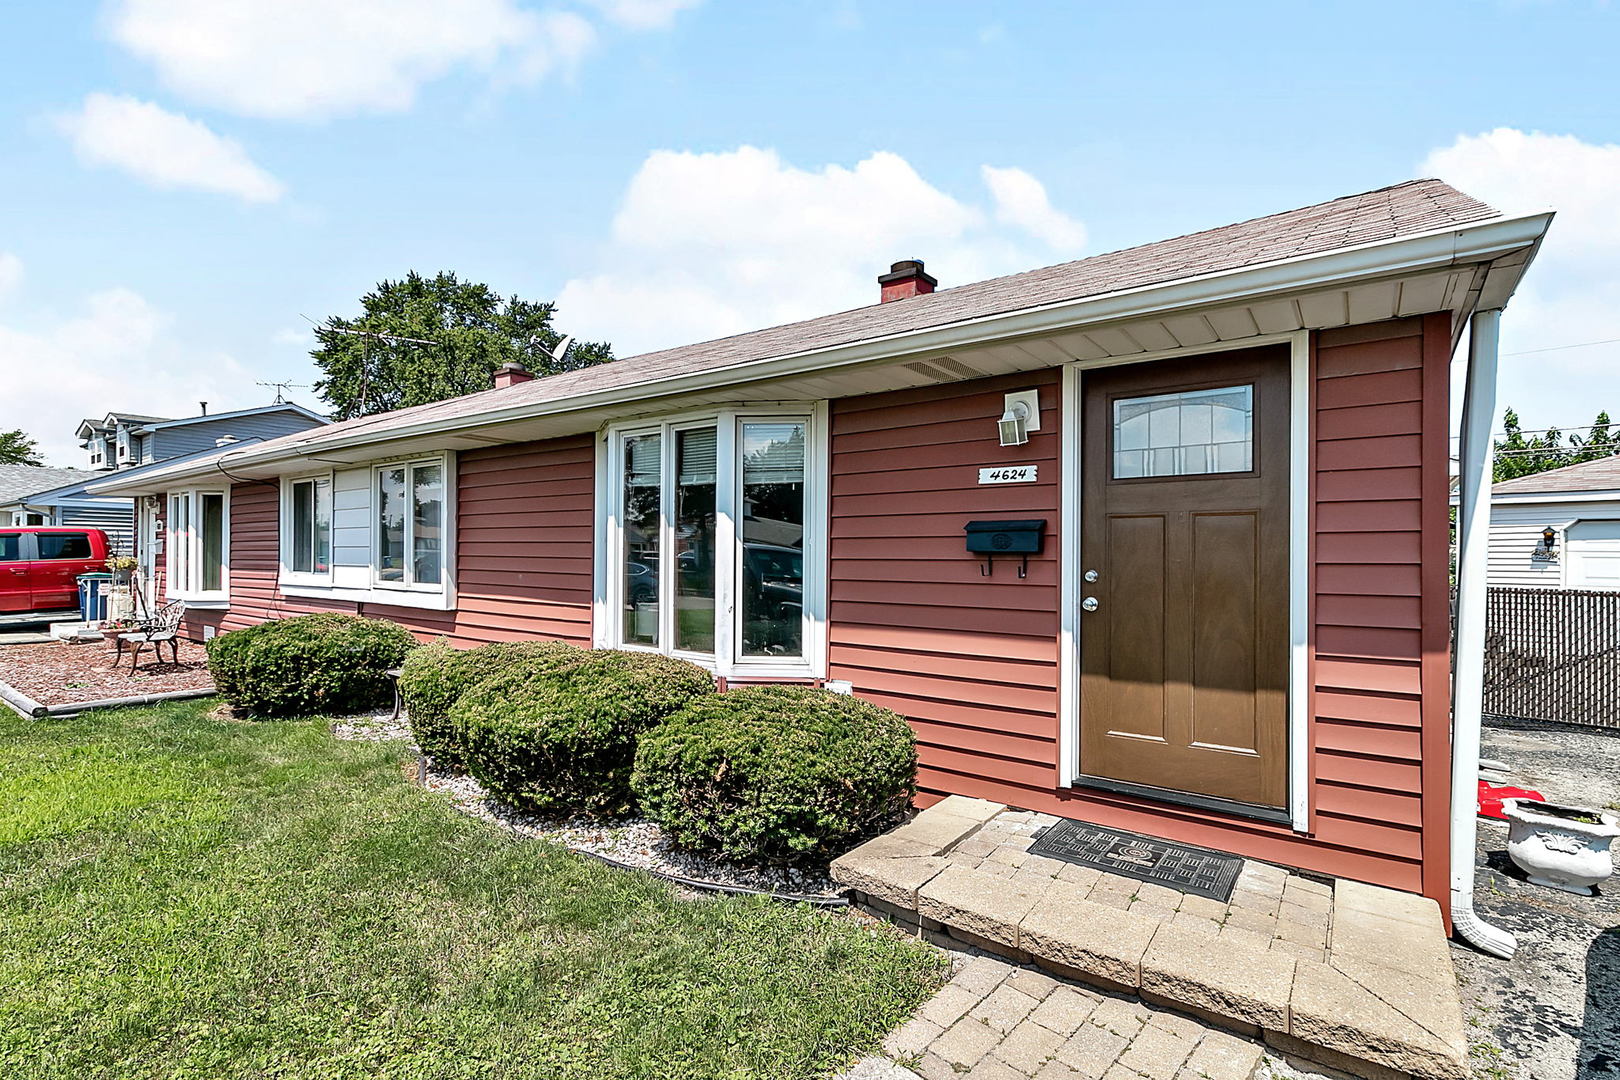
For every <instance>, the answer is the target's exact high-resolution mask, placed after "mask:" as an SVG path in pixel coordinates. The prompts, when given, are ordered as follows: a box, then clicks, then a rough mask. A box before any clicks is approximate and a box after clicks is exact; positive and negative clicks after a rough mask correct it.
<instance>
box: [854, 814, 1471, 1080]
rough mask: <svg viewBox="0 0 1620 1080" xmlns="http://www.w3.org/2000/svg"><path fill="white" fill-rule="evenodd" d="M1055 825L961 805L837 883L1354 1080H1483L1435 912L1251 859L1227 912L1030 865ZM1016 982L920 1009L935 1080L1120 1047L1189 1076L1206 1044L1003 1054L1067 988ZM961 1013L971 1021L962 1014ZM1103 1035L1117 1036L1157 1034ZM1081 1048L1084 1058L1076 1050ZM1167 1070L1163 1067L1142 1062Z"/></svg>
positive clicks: (891, 840)
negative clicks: (1179, 1057)
mask: <svg viewBox="0 0 1620 1080" xmlns="http://www.w3.org/2000/svg"><path fill="white" fill-rule="evenodd" d="M1051 820H1054V819H1049V818H1047V819H1042V818H1041V817H1040V816H1038V815H1033V814H1029V813H1025V812H1018V811H1009V810H1007V808H1006V807H1004V806H1001V805H1000V804H997V803H989V802H984V801H982V800H973V799H964V798H961V797H953V798H951V799H947V800H945V801H944V802H941V803H939V804H937V805H936V806H935V807H930V808H929V809H927V810H924V811H923V812H922V813H920V814H918V815H917V817H916V818H914V819H913V820H912V821H911V822H908V823H907V824H906V825H904V826H902V827H901V828H899V829H897V830H895V831H894V832H892V833H890V834H888V835H886V836H883V837H879V838H877V839H875V840H873V841H871V842H870V843H868V844H866V845H864V846H862V847H860V848H856V849H855V850H854V851H851V852H849V853H848V854H846V855H845V856H843V857H842V858H840V859H839V860H837V861H836V862H835V863H834V864H833V868H832V874H833V877H834V878H835V879H836V880H838V881H839V882H841V883H843V884H845V885H847V886H848V887H850V889H851V890H852V892H853V895H854V899H855V900H856V902H857V903H859V904H862V905H863V906H865V907H867V908H868V909H869V910H872V911H874V912H875V913H878V914H880V915H882V916H883V917H885V918H888V919H889V920H891V921H893V922H896V923H898V924H900V925H902V926H905V927H906V928H908V929H911V930H914V931H915V932H917V933H919V934H924V935H928V936H932V937H934V938H936V939H940V940H952V939H954V940H955V941H958V942H965V943H967V944H970V945H973V946H976V947H978V948H980V949H983V950H985V951H987V952H990V953H994V954H996V955H998V956H1002V957H1004V958H1006V959H1007V960H1010V961H1012V962H1014V963H1033V964H1036V965H1039V966H1041V967H1043V968H1045V969H1047V970H1049V971H1051V972H1053V973H1055V974H1057V975H1060V976H1062V977H1064V978H1068V979H1077V980H1083V981H1085V982H1088V983H1091V984H1094V985H1096V986H1099V987H1101V988H1103V989H1105V990H1109V991H1115V992H1119V993H1125V994H1132V995H1136V996H1137V997H1139V998H1140V999H1141V1000H1142V1001H1144V1002H1147V1003H1150V1004H1152V1005H1157V1006H1163V1007H1166V1008H1170V1009H1175V1010H1178V1011H1180V1012H1182V1013H1186V1014H1188V1015H1190V1016H1194V1017H1197V1018H1199V1019H1200V1020H1204V1021H1207V1022H1209V1023H1213V1024H1218V1025H1220V1026H1222V1027H1225V1028H1228V1029H1230V1030H1232V1031H1235V1032H1238V1033H1240V1034H1243V1035H1247V1036H1249V1037H1251V1038H1256V1039H1260V1038H1263V1039H1264V1040H1265V1041H1266V1042H1268V1043H1271V1044H1272V1045H1274V1046H1277V1047H1280V1048H1282V1049H1284V1050H1286V1051H1288V1052H1289V1053H1295V1054H1298V1055H1300V1056H1303V1057H1308V1058H1310V1059H1312V1060H1315V1061H1319V1062H1322V1063H1323V1064H1327V1065H1330V1066H1333V1067H1335V1068H1339V1069H1343V1070H1345V1071H1347V1072H1352V1073H1355V1074H1357V1075H1361V1076H1365V1077H1370V1078H1375V1080H1384V1078H1386V1077H1389V1076H1390V1075H1392V1074H1404V1075H1413V1076H1419V1077H1423V1078H1425V1080H1462V1078H1464V1077H1466V1075H1467V1068H1466V1059H1467V1046H1466V1039H1465V1036H1464V1028H1463V1021H1462V1009H1461V1005H1460V1002H1459V998H1458V993H1457V983H1456V976H1455V973H1454V972H1453V971H1452V967H1451V959H1450V953H1449V950H1448V947H1447V944H1446V937H1445V932H1444V928H1443V924H1442V922H1441V919H1440V911H1439V907H1438V905H1436V904H1435V903H1434V901H1432V900H1428V899H1426V898H1424V897H1420V896H1412V895H1409V894H1406V893H1400V892H1395V891H1393V890H1389V889H1380V888H1377V887H1375V886H1370V885H1364V884H1360V883H1356V882H1346V881H1341V882H1336V883H1334V884H1333V885H1328V884H1327V883H1324V882H1318V881H1312V880H1310V879H1308V878H1304V877H1301V876H1299V875H1295V874H1290V873H1289V872H1288V871H1286V870H1283V869H1281V868H1279V867H1271V866H1265V865H1263V864H1257V863H1252V862H1251V863H1248V864H1246V866H1245V868H1244V871H1243V874H1242V875H1241V876H1240V878H1239V880H1238V884H1237V887H1236V889H1235V890H1234V892H1233V895H1232V900H1231V902H1230V903H1229V904H1224V905H1223V904H1220V903H1219V902H1216V901H1210V900H1208V898H1205V897H1192V896H1186V895H1185V894H1181V893H1179V892H1177V891H1176V890H1174V889H1168V888H1166V887H1164V886H1160V885H1153V884H1145V883H1142V882H1137V881H1134V880H1132V879H1128V878H1123V877H1119V876H1116V875H1112V874H1105V873H1101V872H1098V871H1095V870H1088V869H1086V868H1083V867H1075V866H1072V865H1070V864H1068V863H1062V862H1059V861H1057V860H1052V859H1046V858H1042V857H1040V856H1036V855H1031V854H1029V853H1028V848H1029V845H1030V843H1031V840H1032V837H1033V834H1034V833H1035V831H1036V830H1037V829H1038V828H1039V827H1040V825H1041V824H1042V823H1043V822H1045V823H1049V822H1050V821H1051ZM1073 871H1084V872H1083V873H1074V872H1073ZM971 978H972V977H970V981H971ZM978 981H979V982H983V981H986V980H985V979H984V978H983V977H982V976H980V977H978ZM1004 982H1005V983H1006V984H1007V985H1005V986H1004V987H1003V988H1002V990H1001V991H998V992H999V993H1000V996H999V997H995V996H993V995H991V994H990V993H989V992H988V991H987V993H986V994H983V995H980V998H979V1001H978V1003H977V1005H975V1004H968V1003H967V998H968V997H969V996H971V994H972V993H974V992H975V991H974V989H973V988H972V987H967V986H962V985H959V984H958V983H957V981H956V979H953V980H952V983H951V984H950V985H949V986H947V987H946V991H953V990H954V991H955V992H954V993H947V992H945V991H942V993H941V996H940V997H939V998H936V999H935V1000H934V1001H933V1002H930V1003H929V1006H928V1007H925V1009H924V1010H923V1011H922V1012H921V1013H919V1021H920V1022H922V1023H926V1024H930V1025H933V1026H934V1027H935V1028H937V1029H938V1030H937V1031H931V1030H929V1029H927V1028H918V1029H916V1031H914V1032H913V1033H912V1037H913V1039H914V1040H915V1039H916V1038H918V1037H920V1036H921V1035H923V1034H927V1035H928V1036H929V1039H928V1049H927V1052H926V1053H925V1054H924V1055H923V1057H922V1058H921V1059H920V1063H919V1064H918V1066H917V1071H918V1073H919V1074H920V1075H923V1076H925V1077H926V1076H929V1075H930V1073H929V1071H928V1068H925V1067H924V1066H927V1065H928V1062H929V1058H928V1055H929V1054H932V1055H933V1057H934V1058H937V1059H939V1060H940V1061H943V1062H946V1063H949V1064H951V1065H952V1066H953V1068H960V1067H966V1066H968V1065H975V1067H977V1063H979V1062H981V1061H982V1060H984V1059H986V1057H987V1056H988V1057H992V1058H994V1059H995V1063H996V1064H995V1067H994V1068H990V1067H988V1066H987V1069H988V1071H986V1072H985V1073H984V1075H986V1076H991V1077H992V1080H993V1077H994V1076H995V1075H998V1072H997V1070H998V1069H1001V1070H1004V1069H1018V1068H1022V1067H1024V1065H1026V1064H1028V1063H1029V1062H1030V1061H1032V1060H1034V1059H1035V1058H1037V1057H1038V1058H1040V1061H1039V1063H1038V1064H1039V1065H1040V1067H1041V1068H1046V1067H1048V1066H1051V1067H1052V1068H1053V1069H1054V1070H1055V1069H1056V1066H1053V1065H1052V1063H1053V1062H1058V1063H1063V1062H1065V1058H1064V1054H1065V1053H1067V1054H1069V1056H1070V1057H1078V1058H1081V1059H1083V1060H1082V1064H1084V1066H1085V1067H1086V1068H1092V1067H1094V1066H1095V1065H1096V1064H1097V1062H1098V1060H1099V1059H1100V1058H1101V1057H1103V1056H1106V1052H1109V1051H1110V1048H1111V1052H1112V1053H1113V1057H1111V1058H1110V1059H1109V1061H1108V1063H1107V1067H1108V1068H1114V1067H1116V1066H1117V1067H1118V1068H1120V1069H1123V1070H1125V1072H1124V1073H1122V1074H1121V1075H1124V1076H1135V1075H1138V1074H1140V1075H1149V1076H1157V1075H1160V1074H1162V1075H1163V1076H1165V1077H1166V1078H1174V1077H1175V1076H1176V1074H1177V1072H1178V1070H1180V1069H1181V1068H1182V1067H1183V1065H1184V1064H1185V1059H1183V1061H1182V1062H1179V1063H1177V1064H1176V1065H1175V1066H1174V1067H1170V1066H1168V1065H1166V1064H1165V1061H1167V1060H1168V1059H1169V1057H1171V1056H1173V1055H1174V1054H1175V1053H1177V1052H1179V1051H1181V1050H1183V1049H1185V1050H1186V1051H1187V1054H1188V1055H1189V1057H1190V1055H1191V1053H1192V1052H1193V1050H1194V1049H1195V1048H1196V1046H1188V1047H1184V1046H1182V1045H1180V1044H1178V1043H1174V1042H1171V1041H1168V1039H1167V1038H1161V1037H1159V1036H1154V1037H1152V1038H1151V1039H1149V1040H1148V1041H1147V1042H1146V1043H1145V1044H1144V1046H1143V1047H1142V1048H1141V1049H1140V1050H1133V1056H1132V1061H1131V1062H1124V1063H1123V1064H1120V1062H1122V1061H1123V1055H1124V1054H1125V1053H1126V1047H1125V1046H1123V1045H1120V1046H1114V1045H1113V1040H1110V1039H1108V1038H1106V1037H1104V1036H1103V1035H1099V1034H1094V1033H1092V1032H1091V1031H1089V1030H1088V1029H1087V1028H1086V1027H1085V1026H1077V1027H1075V1028H1074V1030H1073V1031H1072V1032H1070V1033H1069V1034H1068V1035H1067V1036H1066V1037H1065V1041H1064V1042H1062V1043H1061V1044H1059V1045H1054V1046H1051V1047H1048V1045H1047V1044H1048V1043H1049V1042H1050V1040H1049V1039H1048V1038H1047V1036H1046V1035H1044V1034H1042V1032H1050V1031H1054V1030H1056V1029H1054V1028H1052V1027H1050V1026H1049V1025H1046V1024H1037V1027H1039V1028H1040V1029H1041V1031H1033V1030H1031V1031H1028V1032H1025V1033H1024V1034H1023V1035H1021V1036H1020V1037H1019V1038H1018V1039H1016V1040H1013V1046H1012V1047H1011V1048H1010V1049H1005V1050H1003V1049H1001V1048H1002V1047H1003V1044H1004V1043H1005V1042H1006V1040H1007V1039H1009V1038H1010V1037H1011V1035H1012V1033H1013V1030H1015V1029H1016V1026H1017V1025H1019V1024H1022V1023H1024V1022H1025V1019H1027V1015H1028V1014H1031V1013H1033V1012H1034V1010H1035V1006H1036V1005H1037V1004H1039V1003H1041V1002H1042V1001H1044V999H1045V997H1046V996H1047V993H1049V992H1050V989H1051V988H1050V987H1047V988H1046V989H1047V993H1043V994H1040V995H1033V994H1028V993H1026V992H1025V991H1024V990H1023V989H1019V988H1018V987H1017V985H1016V981H1015V980H1013V979H1012V977H1011V976H1008V977H1007V978H1006V979H1005V980H1004ZM1047 982H1049V983H1052V980H1050V979H1048V980H1047ZM1024 985H1025V987H1027V986H1028V985H1030V984H1029V983H1027V982H1026V983H1025V984H1024ZM1052 985H1054V986H1055V985H1057V984H1056V983H1052ZM1017 995H1022V999H1021V998H1020V997H1019V996H1017ZM1023 999H1030V1003H1029V1009H1028V1010H1027V1013H1026V1014H1025V1018H1024V1019H1017V1018H1013V1014H1014V1013H1016V1011H1017V1010H1018V1009H1019V1008H1022V1006H1023V1005H1024V1004H1025V1001H1024V1000H1023ZM1098 1000H1109V1001H1113V1000H1119V999H1101V998H1099V999H1098ZM957 1005H961V1006H962V1009H961V1012H960V1013H959V1014H957V1015H954V1016H953V1015H949V1014H950V1013H952V1011H953V1010H954V1009H955V1008H956V1006H957ZM1138 1007H1139V1008H1145V1007H1146V1006H1138ZM975 1008H977V1009H978V1010H979V1011H978V1013H974V1012H973V1010H974V1009H975ZM1076 1008H1078V1006H1077V1005H1076V1006H1072V1007H1070V1008H1069V1009H1068V1010H1067V1011H1068V1012H1073V1011H1074V1010H1075V1009H1076ZM1110 1010H1113V1011H1117V1009H1115V1008H1114V1007H1113V1006H1109V1007H1108V1008H1106V1009H1104V1012H1105V1013H1109V1012H1110ZM964 1018H965V1019H964ZM1014 1020H1016V1023H1014ZM1009 1025H1011V1026H1009ZM1091 1026H1092V1027H1100V1028H1101V1029H1102V1030H1103V1031H1106V1032H1110V1033H1111V1034H1112V1035H1113V1037H1114V1039H1120V1038H1127V1039H1128V1040H1129V1039H1134V1038H1135V1037H1136V1036H1137V1035H1138V1034H1140V1032H1138V1031H1129V1032H1121V1031H1119V1030H1117V1028H1116V1027H1113V1026H1110V1025H1109V1024H1108V1023H1103V1024H1101V1025H1097V1024H1093V1025H1091ZM1121 1026H1124V1027H1126V1028H1129V1027H1130V1025H1129V1024H1126V1023H1123V1022H1121ZM1160 1026H1161V1027H1162V1026H1164V1025H1163V1024H1161V1025H1160ZM1059 1034H1063V1033H1062V1032H1059ZM1075 1039H1080V1040H1081V1042H1082V1044H1083V1045H1078V1044H1077V1045H1075V1046H1070V1043H1071V1042H1073V1041H1074V1040H1075ZM936 1043H938V1044H939V1045H938V1046H936V1045H935V1044H936ZM1250 1045H1252V1044H1250ZM1088 1047H1089V1049H1087V1048H1088ZM992 1051H1000V1052H999V1053H992ZM1211 1053H1213V1051H1211ZM1155 1055H1157V1056H1155ZM966 1058H972V1059H973V1060H972V1061H971V1062H968V1061H965V1060H960V1059H966ZM1014 1059H1015V1060H1014ZM1150 1059H1151V1061H1153V1062H1155V1064H1154V1067H1153V1070H1151V1071H1150V1070H1148V1069H1145V1068H1138V1067H1136V1066H1137V1065H1140V1064H1142V1063H1144V1062H1149V1061H1150ZM1132 1062H1135V1063H1136V1064H1133V1063H1132ZM1065 1067H1066V1068H1069V1069H1070V1070H1071V1072H1077V1071H1079V1070H1078V1067H1077V1066H1076V1065H1074V1064H1073V1063H1067V1064H1065ZM1166 1070H1168V1071H1166ZM1105 1071H1106V1070H1105ZM975 1075H978V1073H977V1072H976V1073H975ZM1011 1075H1023V1076H1036V1075H1038V1070H1036V1071H1029V1072H1023V1073H1016V1072H1015V1073H1013V1074H1011ZM1040 1075H1042V1076H1043V1080H1044V1074H1040ZM1052 1075H1053V1076H1057V1077H1062V1076H1065V1075H1067V1074H1064V1073H1061V1072H1058V1071H1053V1072H1052ZM1096 1075H1097V1077H1099V1078H1102V1080H1119V1077H1116V1076H1112V1075H1109V1076H1106V1077H1105V1076H1104V1073H1097V1074H1096ZM1193 1075H1196V1074H1193Z"/></svg>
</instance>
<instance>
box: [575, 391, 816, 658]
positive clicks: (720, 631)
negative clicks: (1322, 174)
mask: <svg viewBox="0 0 1620 1080" xmlns="http://www.w3.org/2000/svg"><path fill="white" fill-rule="evenodd" d="M781 417H802V418H804V419H805V420H806V421H807V424H806V440H805V508H804V513H805V537H804V547H803V559H804V569H805V581H804V628H803V636H802V639H801V640H802V641H803V643H804V649H803V652H804V655H803V656H801V657H795V658H793V659H781V658H777V657H768V656H750V657H744V656H740V655H738V652H737V642H738V641H739V640H740V639H741V625H740V621H741V619H742V611H741V607H740V605H739V604H738V603H737V596H738V595H739V594H740V592H741V588H742V586H741V580H740V579H741V575H742V566H741V565H740V563H739V561H738V559H737V523H736V519H735V517H734V516H733V515H734V513H735V509H736V506H737V503H738V502H739V501H740V498H741V484H742V477H741V475H740V470H739V469H738V468H737V441H736V440H737V431H738V428H739V425H740V423H741V422H742V421H744V420H752V419H776V418H781ZM710 424H712V425H714V427H715V430H716V438H715V442H716V447H715V450H716V463H715V494H716V497H715V504H716V505H715V581H716V583H717V585H719V583H722V582H725V583H729V584H728V585H727V586H726V587H725V588H724V589H721V588H717V589H716V594H717V595H716V596H715V640H714V649H715V651H714V655H713V656H708V655H706V654H700V653H691V652H684V651H678V650H676V649H674V648H673V647H667V646H659V647H654V646H651V645H636V644H624V643H622V630H623V625H622V623H623V612H624V605H623V602H622V600H623V596H622V592H623V588H624V580H623V578H624V575H623V574H621V573H618V572H617V569H618V565H619V560H620V555H619V553H620V551H621V550H622V549H623V546H624V544H623V541H624V533H623V527H622V525H621V523H620V514H621V508H620V500H621V498H622V490H621V489H622V484H621V483H620V478H621V474H622V472H623V468H624V455H623V446H624V438H625V437H626V436H629V435H638V434H652V433H654V432H657V433H660V434H661V436H662V441H661V443H660V446H661V449H662V452H663V454H664V455H665V469H664V471H665V473H666V475H667V474H668V472H669V471H670V469H669V464H670V458H669V457H668V455H671V454H673V453H674V450H673V447H674V443H675V440H674V438H673V437H672V435H673V433H674V432H676V431H679V430H681V429H682V428H690V427H706V426H708V425H710ZM596 445H597V453H596V505H597V506H598V507H599V511H598V513H597V515H596V544H595V547H596V558H595V573H594V578H593V581H594V591H595V597H594V603H593V610H592V619H591V626H592V635H591V636H592V643H593V644H594V645H595V646H596V647H597V648H601V649H624V650H626V651H628V652H651V653H662V654H665V655H668V656H676V657H679V658H681V659H683V660H690V661H692V662H693V663H695V664H699V665H701V666H703V667H705V668H708V669H710V670H712V671H713V672H714V673H715V674H716V675H720V676H722V677H728V678H767V679H768V678H790V679H821V678H825V677H826V674H827V580H828V571H827V543H828V535H827V534H828V484H829V479H828V477H829V459H828V438H827V403H826V402H825V401H816V402H770V403H759V404H753V403H748V404H738V405H728V406H723V407H720V408H717V409H708V410H703V411H694V412H682V413H673V414H669V415H664V416H658V417H654V418H643V419H639V420H627V421H623V422H620V423H617V424H611V425H609V426H608V427H606V428H604V429H603V430H602V431H601V432H600V433H599V434H598V436H597V444H596ZM667 486H668V485H665V487H666V488H667ZM671 498H673V493H672V492H668V491H666V492H665V496H664V514H665V516H666V518H667V515H668V513H669V500H670V499H671ZM668 528H669V526H668V524H667V521H666V524H665V529H666V531H667V530H668ZM662 551H663V547H662V545H661V547H660V558H659V576H660V582H659V588H660V591H661V593H662V594H663V595H669V594H670V592H671V591H672V587H673V580H672V578H673V575H674V573H675V560H674V559H665V558H663V557H662ZM674 620H675V608H674V605H673V604H667V603H664V604H660V605H659V640H660V641H663V642H672V641H673V640H674Z"/></svg>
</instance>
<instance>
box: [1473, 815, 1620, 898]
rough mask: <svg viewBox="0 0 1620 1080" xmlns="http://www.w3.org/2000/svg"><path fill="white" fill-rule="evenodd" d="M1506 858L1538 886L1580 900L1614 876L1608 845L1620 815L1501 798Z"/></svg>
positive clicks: (1615, 833)
mask: <svg viewBox="0 0 1620 1080" xmlns="http://www.w3.org/2000/svg"><path fill="white" fill-rule="evenodd" d="M1502 813H1503V814H1504V815H1506V817H1507V819H1508V855H1509V856H1510V857H1511V858H1512V859H1513V861H1514V863H1516V864H1517V865H1518V867H1519V869H1521V870H1523V871H1524V872H1525V873H1526V874H1528V875H1529V877H1530V881H1531V882H1532V883H1534V884H1536V885H1547V886H1549V887H1551V888H1554V889H1563V890H1564V891H1565V892H1572V893H1578V894H1580V895H1582V896H1588V895H1590V894H1591V889H1592V887H1593V886H1595V885H1597V884H1598V883H1599V882H1601V881H1603V880H1605V879H1606V878H1608V876H1609V875H1610V874H1611V873H1613V872H1614V863H1613V861H1612V860H1611V858H1610V856H1609V843H1610V842H1611V841H1612V840H1613V839H1614V838H1615V837H1616V836H1620V815H1617V814H1614V813H1611V812H1610V811H1607V810H1594V809H1591V808H1589V807H1584V806H1564V805H1561V804H1559V803H1550V802H1535V801H1533V800H1527V799H1503V800H1502Z"/></svg>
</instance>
